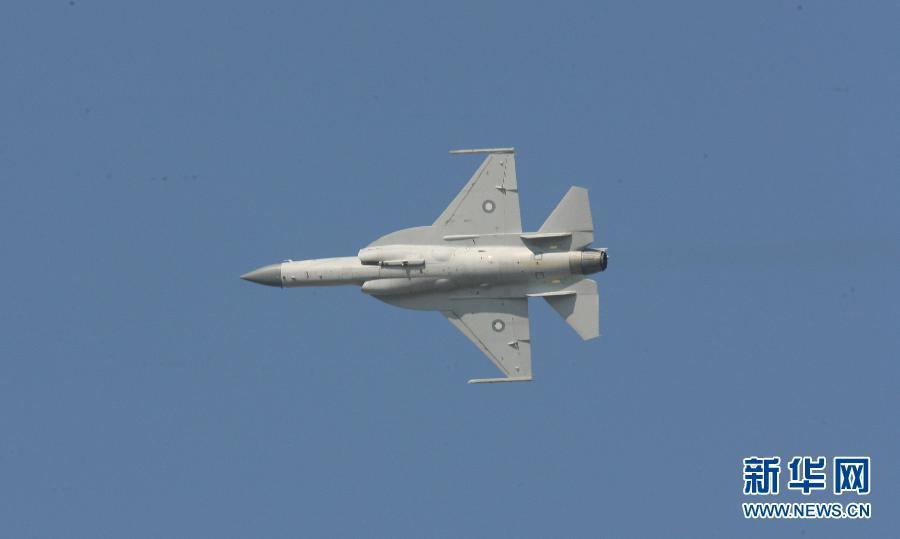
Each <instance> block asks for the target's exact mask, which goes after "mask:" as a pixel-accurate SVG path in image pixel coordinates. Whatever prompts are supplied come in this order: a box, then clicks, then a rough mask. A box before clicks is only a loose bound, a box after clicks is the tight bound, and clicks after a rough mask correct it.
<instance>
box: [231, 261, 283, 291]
mask: <svg viewBox="0 0 900 539" xmlns="http://www.w3.org/2000/svg"><path fill="white" fill-rule="evenodd" d="M241 279H243V280H245V281H250V282H251V283H257V284H264V285H266V286H279V287H280V286H281V264H269V265H268V266H263V267H261V268H259V269H255V270H253V271H251V272H248V273H245V274H243V275H241Z"/></svg>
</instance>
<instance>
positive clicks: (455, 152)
mask: <svg viewBox="0 0 900 539" xmlns="http://www.w3.org/2000/svg"><path fill="white" fill-rule="evenodd" d="M450 153H451V154H452V155H464V154H472V153H513V154H514V153H516V149H515V148H512V147H509V148H474V149H471V150H450Z"/></svg>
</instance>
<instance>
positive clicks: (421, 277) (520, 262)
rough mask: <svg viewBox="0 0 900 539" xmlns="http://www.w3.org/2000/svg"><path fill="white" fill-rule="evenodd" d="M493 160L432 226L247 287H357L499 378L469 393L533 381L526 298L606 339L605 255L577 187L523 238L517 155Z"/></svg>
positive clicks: (282, 270) (281, 269)
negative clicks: (433, 316) (434, 321)
mask: <svg viewBox="0 0 900 539" xmlns="http://www.w3.org/2000/svg"><path fill="white" fill-rule="evenodd" d="M450 153H454V154H488V155H487V158H486V159H485V160H484V162H483V163H482V164H481V167H479V168H478V170H477V171H476V172H475V174H474V175H473V176H472V178H471V179H470V180H469V181H468V183H466V186H465V187H463V189H462V191H460V192H459V194H458V195H456V198H454V199H453V202H451V203H450V205H449V206H447V209H446V210H444V213H442V214H441V215H440V217H438V218H437V220H436V221H435V222H434V224H432V225H431V226H420V227H415V228H406V229H403V230H398V231H396V232H392V233H390V234H388V235H386V236H382V237H381V238H379V239H377V240H375V241H374V242H372V243H370V244H369V245H368V246H366V247H364V248H363V249H361V250H360V251H359V253H358V254H357V255H356V256H348V257H341V258H321V259H317V260H302V261H293V260H289V261H286V262H282V263H281V264H272V265H269V266H265V267H262V268H259V269H257V270H254V271H251V272H249V273H247V274H245V275H242V276H241V279H245V280H247V281H252V282H254V283H259V284H264V285H269V286H278V287H281V288H294V287H304V286H331V285H357V286H361V287H362V291H363V292H364V293H366V294H369V295H371V296H373V297H375V298H377V299H380V300H381V301H383V302H385V303H389V304H391V305H396V306H398V307H404V308H407V309H418V310H424V311H440V312H441V313H442V314H443V315H444V316H446V317H447V319H448V320H449V321H450V323H452V324H453V325H454V326H456V328H457V329H459V330H460V331H461V332H463V334H465V336H466V337H468V338H469V339H470V340H471V341H472V342H473V343H475V345H476V346H478V348H480V349H481V351H482V352H484V354H485V355H486V356H487V357H488V358H489V359H490V360H491V361H492V362H493V363H494V365H496V366H497V368H498V369H500V371H501V372H502V373H503V375H504V376H503V377H502V378H484V379H475V380H469V383H482V382H513V381H529V380H531V379H532V370H531V333H530V331H529V327H528V298H534V297H540V298H544V299H545V300H547V303H549V304H550V306H552V307H553V308H554V309H556V311H557V312H558V313H559V314H560V316H562V317H563V318H564V319H565V321H566V323H568V324H569V325H570V326H572V328H573V329H574V330H575V331H576V332H577V333H578V335H580V336H581V338H582V339H585V340H586V339H592V338H594V337H597V336H599V335H600V312H599V308H600V302H599V298H598V295H597V283H596V282H595V281H594V280H592V279H588V278H586V277H585V275H587V274H591V273H596V272H600V271H603V270H605V269H606V265H607V260H608V258H607V254H606V249H591V248H588V245H590V244H591V243H592V242H593V241H594V225H593V222H592V220H591V208H590V203H589V202H588V192H587V190H586V189H584V188H581V187H572V188H570V189H569V192H568V193H566V196H564V197H563V199H562V200H561V201H560V202H559V204H558V205H557V206H556V209H555V210H553V213H551V214H550V217H548V218H547V220H546V221H544V224H543V225H542V226H541V228H540V229H539V230H538V231H537V232H528V233H525V232H522V221H521V218H520V216H519V186H518V184H517V183H516V160H515V151H514V149H513V148H490V149H482V150H456V151H452V152H450Z"/></svg>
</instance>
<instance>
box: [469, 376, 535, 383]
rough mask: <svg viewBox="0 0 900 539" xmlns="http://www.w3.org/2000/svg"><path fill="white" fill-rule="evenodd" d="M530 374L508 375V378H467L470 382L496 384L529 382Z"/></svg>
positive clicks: (530, 379)
mask: <svg viewBox="0 0 900 539" xmlns="http://www.w3.org/2000/svg"><path fill="white" fill-rule="evenodd" d="M532 380H533V378H532V377H531V376H510V377H508V378H473V379H471V380H469V383H470V384H498V383H500V382H530V381H532Z"/></svg>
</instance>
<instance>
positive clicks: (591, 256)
mask: <svg viewBox="0 0 900 539" xmlns="http://www.w3.org/2000/svg"><path fill="white" fill-rule="evenodd" d="M608 264H609V255H607V254H606V249H587V250H584V251H581V273H583V274H588V273H597V272H600V271H603V270H605V269H606V266H607V265H608Z"/></svg>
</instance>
